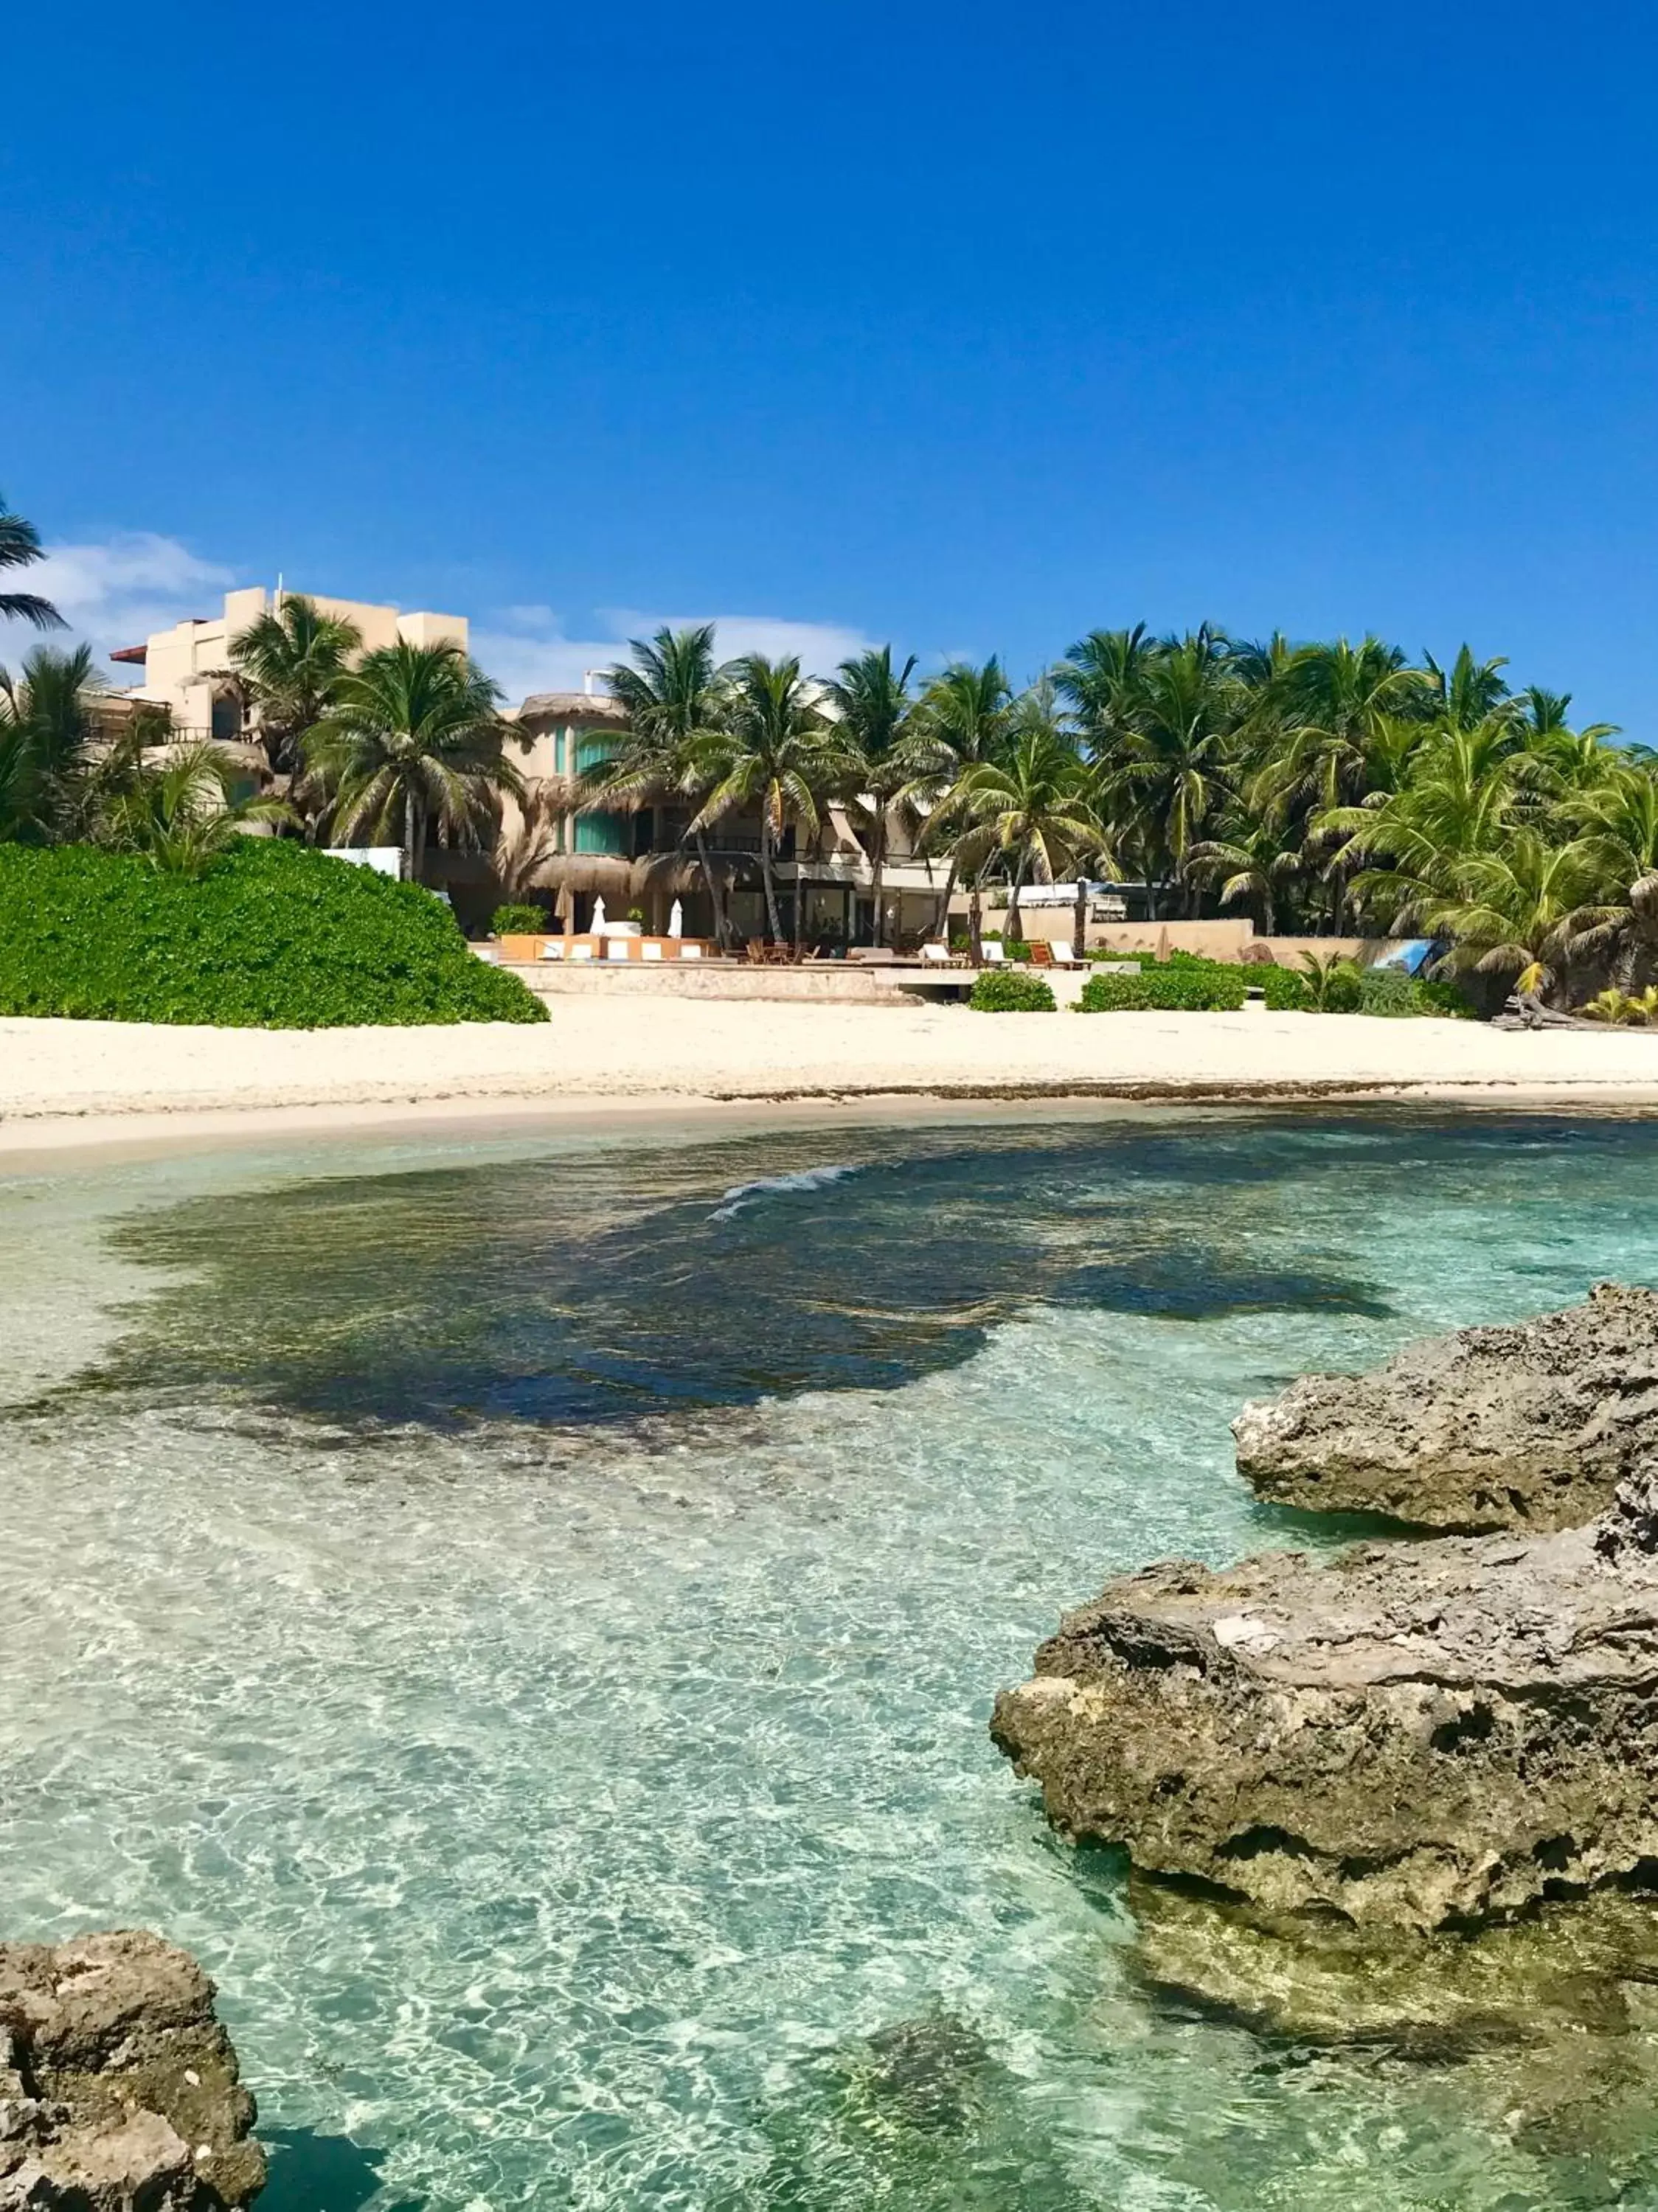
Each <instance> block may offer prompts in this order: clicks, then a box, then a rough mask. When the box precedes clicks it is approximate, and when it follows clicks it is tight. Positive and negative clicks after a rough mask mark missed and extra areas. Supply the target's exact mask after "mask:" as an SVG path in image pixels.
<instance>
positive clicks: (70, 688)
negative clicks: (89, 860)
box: [0, 645, 102, 840]
mask: <svg viewBox="0 0 1658 2212" xmlns="http://www.w3.org/2000/svg"><path fill="white" fill-rule="evenodd" d="M101 689H102V686H101V684H100V683H99V681H98V678H96V676H95V675H94V671H93V665H92V648H91V647H90V646H89V645H79V646H76V647H73V648H72V649H71V650H70V651H69V652H66V653H60V652H58V650H57V649H56V648H55V647H52V646H49V645H39V646H36V647H35V648H34V651H33V652H32V653H29V654H28V655H27V657H26V658H25V659H24V662H23V665H22V669H21V672H20V674H19V675H18V676H16V677H15V678H14V677H13V676H12V675H11V674H10V673H9V671H7V670H6V669H4V668H0V837H3V838H9V839H13V840H15V839H19V838H27V839H29V840H40V839H44V838H46V837H49V836H53V835H56V834H61V832H62V831H63V830H64V828H65V827H67V826H69V823H70V818H71V817H72V814H73V799H74V787H75V783H76V776H77V775H78V774H79V772H80V771H81V769H82V765H83V763H84V761H85V757H86V752H87V747H88V743H89V741H90V739H91V737H92V733H93V725H92V717H91V714H90V713H89V711H88V698H89V697H90V696H92V695H94V694H95V693H97V692H98V691H99V690H101Z"/></svg>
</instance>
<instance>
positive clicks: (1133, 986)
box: [1077, 964, 1249, 1014]
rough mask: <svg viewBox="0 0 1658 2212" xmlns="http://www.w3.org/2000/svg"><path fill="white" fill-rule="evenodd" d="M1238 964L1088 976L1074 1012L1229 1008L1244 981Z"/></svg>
mask: <svg viewBox="0 0 1658 2212" xmlns="http://www.w3.org/2000/svg"><path fill="white" fill-rule="evenodd" d="M1247 974H1248V971H1247V969H1242V968H1222V967H1221V966H1219V965H1218V964H1216V966H1215V967H1213V968H1194V967H1186V966H1181V967H1178V968H1177V967H1174V966H1173V965H1170V966H1169V967H1167V968H1143V969H1141V970H1140V973H1139V974H1138V975H1090V976H1089V977H1088V981H1087V982H1086V983H1084V984H1083V986H1082V997H1081V999H1080V1000H1078V1002H1077V1005H1078V1008H1079V1011H1080V1012H1082V1013H1085V1014H1126V1013H1144V1012H1153V1011H1155V1012H1159V1013H1181V1014H1210V1013H1230V1012H1236V1010H1237V1009H1238V1008H1239V1007H1240V1006H1242V1004H1243V1002H1244V994H1245V992H1246V991H1247V989H1248V987H1249V985H1248V981H1247Z"/></svg>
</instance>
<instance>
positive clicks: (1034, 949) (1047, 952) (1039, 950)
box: [1031, 937, 1053, 968]
mask: <svg viewBox="0 0 1658 2212" xmlns="http://www.w3.org/2000/svg"><path fill="white" fill-rule="evenodd" d="M1031 965H1032V967H1033V968H1051V967H1052V965H1053V947H1052V945H1050V944H1049V943H1048V940H1047V939H1046V938H1045V937H1033V938H1032V939H1031Z"/></svg>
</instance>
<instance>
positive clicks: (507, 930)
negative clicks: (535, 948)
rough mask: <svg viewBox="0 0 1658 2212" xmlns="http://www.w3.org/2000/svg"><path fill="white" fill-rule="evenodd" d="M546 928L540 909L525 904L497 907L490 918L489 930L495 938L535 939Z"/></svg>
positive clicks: (544, 918) (545, 921)
mask: <svg viewBox="0 0 1658 2212" xmlns="http://www.w3.org/2000/svg"><path fill="white" fill-rule="evenodd" d="M546 927H547V917H546V915H545V914H544V913H543V912H542V910H541V908H539V906H530V905H528V904H527V903H524V904H509V905H507V906H498V907H497V908H496V909H495V912H494V913H493V914H492V915H491V916H490V929H491V933H493V934H494V935H495V936H497V937H536V936H539V934H540V933H541V932H542V931H543V930H544V929H546Z"/></svg>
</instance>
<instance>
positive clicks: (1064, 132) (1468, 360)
mask: <svg viewBox="0 0 1658 2212" xmlns="http://www.w3.org/2000/svg"><path fill="white" fill-rule="evenodd" d="M3 50H4V52H5V56H6V77H7V88H8V89H7V120H6V127H5V130H4V132H3V134H0V276H3V289H0V301H3V307H0V393H3V396H4V416H3V426H4V427H3V428H0V486H3V488H4V489H5V491H6V492H7V493H8V494H9V496H10V498H11V500H12V501H13V502H14V504H15V505H16V506H17V507H20V508H21V510H22V511H23V512H25V513H28V514H29V515H31V516H32V517H33V518H34V520H35V521H36V522H37V523H38V524H39V525H40V527H41V528H42V530H43V531H44V532H45V533H46V536H47V538H49V539H50V540H51V541H52V542H53V543H54V544H57V545H59V546H62V547H64V548H66V549H68V550H65V551H64V553H63V554H62V555H61V556H59V558H58V562H56V564H55V567H54V571H53V577H52V582H53V586H54V588H57V589H59V590H60V591H61V592H62V594H63V596H64V599H65V601H66V603H68V604H69V605H70V608H71V610H72V611H74V612H75V614H76V617H77V620H78V621H79V622H80V623H82V626H83V627H84V628H85V629H88V631H89V632H91V633H92V634H94V635H97V636H98V637H99V638H100V640H101V641H109V640H110V639H112V638H114V637H117V636H119V635H122V634H125V632H132V634H134V635H138V634H142V630H143V628H144V627H146V626H148V624H149V622H150V621H151V620H152V619H156V618H162V617H166V618H168V619H171V618H172V617H174V616H175V615H176V614H180V613H190V612H202V611H205V610H206V609H207V607H209V606H210V605H212V604H213V601H214V599H215V596H216V593H217V592H218V591H219V590H220V589H221V588H222V583H223V582H224V581H225V580H237V581H244V582H260V581H263V582H270V581H272V580H274V578H275V575H276V573H277V570H278V569H280V570H281V571H283V574H284V575H285V577H286V580H287V581H288V583H289V584H290V587H291V586H297V587H300V588H305V587H310V588H314V589H317V590H322V591H332V592H339V593H343V594H347V595H350V596H353V597H358V598H367V599H392V600H395V601H397V602H399V604H401V605H405V606H417V605H427V606H431V605H436V606H438V607H442V608H446V609H453V610H455V611H460V612H464V613H466V614H468V615H469V616H470V617H472V621H473V623H474V627H475V631H476V632H477V633H478V635H479V641H480V644H481V647H482V650H483V654H484V657H485V659H486V660H488V661H489V662H490V664H491V665H492V666H493V668H494V669H495V671H496V672H497V673H498V674H499V675H500V676H501V677H502V678H503V680H504V681H506V682H507V683H508V684H509V686H510V687H511V688H513V689H515V690H516V689H521V688H523V687H524V686H525V685H527V684H530V683H533V682H542V681H562V680H567V679H568V678H570V676H571V675H572V674H579V670H580V668H581V666H582V665H583V664H584V663H586V662H588V660H589V659H594V658H598V659H603V658H605V657H607V656H608V655H609V654H611V653H613V649H614V647H613V641H614V640H615V639H616V638H617V637H618V636H619V635H625V634H626V632H627V630H628V629H630V628H631V627H635V626H637V625H638V624H639V623H645V622H649V621H654V620H655V619H658V618H661V617H688V616H692V615H697V616H701V615H716V616H721V617H725V618H727V631H726V642H727V644H728V646H730V645H735V644H740V643H748V642H752V641H760V642H763V643H767V644H787V643H791V642H796V641H798V642H800V643H801V644H802V645H803V646H804V647H805V649H806V650H807V652H808V657H812V658H816V659H823V658H824V657H825V656H826V655H828V656H831V657H832V655H833V654H834V653H837V652H838V651H839V650H841V649H843V648H844V647H845V646H846V645H848V644H850V643H851V642H853V641H856V640H857V639H859V638H871V639H875V640H884V639H887V638H888V637H890V638H891V639H893V641H894V642H895V643H896V644H897V645H898V646H899V647H900V648H902V649H904V650H905V651H908V650H914V651H916V652H917V653H920V654H921V655H922V656H923V660H924V661H926V662H929V663H931V662H935V661H936V660H938V659H942V657H945V656H947V655H952V654H971V655H973V656H979V655H983V654H985V653H991V652H992V651H999V652H1000V653H1003V655H1004V657H1005V658H1006V659H1007V661H1008V663H1009V666H1010V668H1011V669H1012V671H1014V672H1015V675H1016V676H1019V677H1021V678H1022V677H1025V676H1028V675H1030V674H1032V673H1033V672H1034V671H1036V670H1037V669H1038V668H1039V666H1040V665H1042V664H1043V662H1044V661H1045V660H1047V659H1051V658H1053V657H1055V656H1057V655H1058V653H1061V652H1063V650H1064V647H1065V646H1066V645H1067V644H1068V643H1069V642H1070V640H1071V639H1072V638H1073V637H1074V636H1076V635H1077V634H1078V633H1079V632H1080V631H1082V629H1087V628H1088V627H1090V626H1093V625H1094V624H1105V625H1117V624H1120V623H1130V622H1132V621H1135V620H1137V619H1139V618H1142V617H1143V618H1145V619H1147V620H1149V621H1150V622H1151V623H1153V624H1154V625H1155V626H1156V627H1158V628H1160V629H1161V628H1169V627H1175V626H1181V627H1184V626H1186V625H1187V624H1190V623H1196V622H1197V621H1198V620H1200V619H1202V618H1204V617H1209V618H1210V619H1212V620H1215V621H1217V622H1220V623H1224V624H1226V625H1227V626H1228V627H1229V628H1232V629H1235V630H1238V631H1240V632H1242V633H1245V634H1249V635H1257V634H1264V633H1265V632H1266V631H1268V630H1270V629H1271V628H1272V627H1274V626H1275V625H1276V626H1278V627H1282V628H1283V629H1286V630H1288V631H1289V632H1290V633H1291V634H1292V635H1296V636H1306V635H1322V634H1330V633H1334V632H1337V631H1342V630H1344V631H1347V632H1349V633H1350V634H1356V633H1359V632H1361V631H1362V630H1364V629H1367V628H1369V629H1379V630H1381V631H1382V632H1384V633H1386V634H1387V635H1393V636H1397V637H1398V638H1399V641H1401V642H1402V643H1404V644H1405V645H1406V646H1408V647H1411V649H1412V650H1416V649H1419V648H1420V647H1424V646H1426V647H1431V648H1432V649H1434V650H1435V651H1436V652H1439V653H1449V652H1453V651H1454V649H1455V647H1456V646H1457V645H1458V643H1459V642H1460V641H1461V640H1462V639H1463V638H1464V637H1466V638H1468V639H1469V640H1470V641H1472V643H1473V644H1474V646H1475V647H1476V648H1477V650H1478V651H1479V652H1481V653H1508V654H1509V656H1510V657H1511V659H1512V662H1513V664H1514V668H1513V672H1514V674H1515V678H1516V680H1517V681H1520V682H1526V681H1533V680H1534V681H1538V682H1543V683H1547V684H1551V685H1552V686H1555V687H1557V688H1561V689H1570V690H1572V691H1574V692H1575V693H1576V698H1577V702H1578V707H1579V709H1580V711H1581V712H1582V714H1584V715H1585V716H1594V717H1603V718H1606V719H1610V720H1617V721H1619V722H1622V723H1624V725H1625V726H1627V727H1629V728H1630V730H1631V732H1632V733H1638V734H1641V735H1644V736H1646V737H1648V738H1658V674H1655V653H1654V617H1655V611H1658V607H1655V601H1658V438H1655V431H1658V283H1655V279H1658V220H1655V217H1658V189H1655V183H1658V179H1655V164H1658V138H1655V133H1654V131H1653V127H1652V123H1651V87H1652V84H1653V82H1654V81H1655V74H1658V15H1655V13H1654V11H1653V10H1651V9H1649V8H1647V9H1643V8H1640V7H1637V6H1634V5H1599V4H1596V0H1586V4H1582V5H1580V6H1578V7H1576V8H1574V9H1567V8H1564V7H1563V6H1560V5H1559V4H1554V5H1549V6H1545V5H1542V4H1537V0H1511V4H1509V5H1505V6H1497V5H1494V4H1487V0H1454V4H1453V5H1451V6H1446V5H1445V4H1444V0H1437V4H1436V5H1433V6H1429V5H1426V4H1419V0H1406V4H1403V5H1393V6H1391V7H1388V8H1386V9H1371V8H1360V7H1356V6H1352V5H1343V4H1341V0H1336V4H1334V5H1330V4H1328V0H1326V4H1324V5H1320V6H1314V5H1310V4H1300V3H1299V0H1297V3H1296V4H1273V0H1261V3H1260V4H1258V5H1256V6H1254V7H1252V8H1243V7H1240V6H1238V5H1237V4H1235V0H1233V4H1229V5H1227V4H1222V0H1161V4H1160V5H1158V6H1156V7H1155V8H1154V7H1150V6H1145V5H1143V6H1140V7H1137V8H1134V9H1128V8H1125V7H1120V6H1119V5H1116V4H1114V0H1094V4H1093V5H1082V4H1069V0H1067V3H1066V4H1044V0H1027V4H1026V5H1024V6H1022V7H1015V6H1012V5H1009V4H1003V5H1001V6H997V7H994V8H992V7H990V6H987V5H984V4H982V0H950V4H948V5H945V4H942V0H938V4H935V0H885V4H883V5H881V6H876V5H874V4H870V0H843V4H838V5H825V4H815V0H794V4H791V5H790V6H789V7H787V8H781V7H775V6H774V7H771V8H767V9H761V8H759V7H755V6H748V5H725V4H721V0H711V4H710V5H709V6H707V7H705V8H704V9H685V8H683V7H680V8H674V9H668V8H666V7H664V6H662V5H661V4H660V3H659V0H635V4H634V5H633V6H632V7H631V8H628V9H601V10H594V9H580V10H576V9H570V8H566V7H561V6H558V5H557V4H553V5H546V4H539V5H529V4H521V0H480V4H477V5H474V6H473V7H472V9H469V10H468V9H455V8H454V7H453V6H449V7H446V8H443V9H436V8H430V7H428V6H426V5H424V0H415V4H412V5H406V6H401V7H399V8H398V9H395V10H393V9H390V8H387V7H384V6H381V7H370V6H366V5H363V4H361V0H335V3H334V4H332V5H330V6H322V5H318V4H314V0H288V4H286V5H284V6H283V8H282V9H253V8H225V7H224V6H222V4H219V5H216V6H214V7H212V8H208V7H205V6H192V5H170V4H168V0H153V4H152V5H151V6H149V8H147V9H144V10H143V11H142V14H141V15H138V16H135V15H133V13H132V11H131V9H129V8H127V7H125V6H122V7H119V8H118V7H116V6H114V5H113V4H110V3H109V0H84V4H80V5H76V6H71V7H67V8H60V9H56V10H45V9H37V10H31V11H28V12H27V15H24V16H22V17H21V18H20V19H19V20H17V21H12V22H10V23H9V26H8V29H7V32H6V33H5V40H4V49H3ZM738 618H741V621H740V620H738ZM135 623H136V624H137V629H136V630H134V627H133V626H134V624H135ZM768 625H769V627H768ZM17 649H18V647H17V642H16V641H12V640H8V641H4V642H3V644H0V653H4V652H7V651H9V652H10V653H13V654H14V655H15V652H16V650H17Z"/></svg>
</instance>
